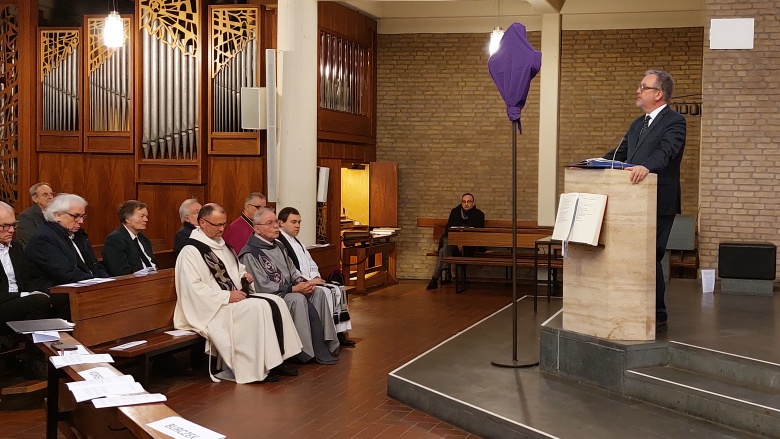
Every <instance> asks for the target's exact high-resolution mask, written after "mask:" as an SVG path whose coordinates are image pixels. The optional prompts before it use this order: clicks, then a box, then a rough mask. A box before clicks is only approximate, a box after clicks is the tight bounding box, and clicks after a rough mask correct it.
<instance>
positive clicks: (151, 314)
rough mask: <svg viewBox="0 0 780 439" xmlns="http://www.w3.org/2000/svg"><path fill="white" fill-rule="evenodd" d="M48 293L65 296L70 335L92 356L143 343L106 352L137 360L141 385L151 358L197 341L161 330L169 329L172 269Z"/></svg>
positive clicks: (197, 338) (196, 337) (173, 301)
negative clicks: (138, 342) (131, 345)
mask: <svg viewBox="0 0 780 439" xmlns="http://www.w3.org/2000/svg"><path fill="white" fill-rule="evenodd" d="M49 291H50V293H51V294H67V295H68V298H69V301H70V313H71V320H72V321H73V323H75V324H76V327H75V328H74V332H73V336H74V337H75V338H77V339H78V340H80V341H81V342H82V343H83V344H84V346H87V347H89V348H92V349H93V350H95V351H96V352H108V351H109V349H110V348H111V347H114V346H117V345H120V344H124V343H127V342H130V341H136V340H146V343H144V344H142V345H140V346H136V347H134V348H131V349H127V350H122V351H116V350H114V351H110V353H111V355H112V356H114V357H118V358H126V359H128V361H130V360H138V361H140V363H141V364H140V365H141V376H140V377H139V378H138V381H139V382H141V383H142V384H144V383H146V382H147V381H148V374H149V363H150V360H151V358H152V357H154V356H156V355H159V354H162V353H165V352H171V351H177V350H183V349H185V348H188V347H189V348H191V349H195V348H196V347H197V345H198V344H200V343H201V342H202V338H201V337H200V336H199V335H197V334H195V335H186V336H182V337H173V336H171V335H168V334H165V333H164V331H166V330H169V329H173V311H174V308H175V307H176V287H175V285H174V270H173V269H172V268H169V269H165V270H160V271H158V272H156V273H152V274H148V275H146V276H135V275H127V276H119V277H117V278H116V280H113V281H110V282H104V283H99V284H95V285H88V286H83V287H65V286H57V287H52V288H51V289H50V290H49Z"/></svg>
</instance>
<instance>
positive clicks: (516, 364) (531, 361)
mask: <svg viewBox="0 0 780 439" xmlns="http://www.w3.org/2000/svg"><path fill="white" fill-rule="evenodd" d="M517 129H518V121H516V120H513V121H512V359H511V360H510V361H491V362H490V364H492V365H493V366H496V367H510V368H517V369H519V368H524V367H534V366H536V365H538V364H539V360H536V359H535V357H534V358H524V359H523V360H522V361H520V360H518V359H517Z"/></svg>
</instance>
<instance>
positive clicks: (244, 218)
mask: <svg viewBox="0 0 780 439" xmlns="http://www.w3.org/2000/svg"><path fill="white" fill-rule="evenodd" d="M266 201H267V200H266V198H265V195H263V194H261V193H260V192H252V193H251V194H249V195H247V197H246V200H244V210H243V211H242V212H241V216H239V217H238V218H236V219H235V220H233V222H232V223H230V225H229V226H227V229H225V242H226V243H227V245H228V247H230V248H232V249H233V251H234V252H236V254H238V253H239V252H240V251H241V249H242V248H244V245H246V242H247V241H248V240H249V237H250V236H251V235H252V229H254V224H252V218H254V216H255V212H257V209H259V208H261V207H265V203H266Z"/></svg>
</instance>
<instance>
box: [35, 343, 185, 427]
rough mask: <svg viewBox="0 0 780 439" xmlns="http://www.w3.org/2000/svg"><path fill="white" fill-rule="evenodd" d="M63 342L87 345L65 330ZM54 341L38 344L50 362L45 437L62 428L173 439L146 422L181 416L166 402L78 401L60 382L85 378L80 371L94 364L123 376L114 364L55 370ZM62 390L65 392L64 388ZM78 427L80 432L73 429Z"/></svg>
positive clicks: (76, 366) (88, 366)
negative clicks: (97, 404) (108, 404)
mask: <svg viewBox="0 0 780 439" xmlns="http://www.w3.org/2000/svg"><path fill="white" fill-rule="evenodd" d="M60 336H61V341H62V342H65V343H70V344H84V343H81V342H80V341H79V340H77V339H75V338H73V337H71V336H70V335H68V334H67V333H65V332H61V333H60ZM51 344H52V343H38V344H37V345H36V346H38V347H39V348H40V349H41V351H43V353H44V355H46V357H47V362H48V363H49V382H48V388H47V393H48V395H47V401H46V404H47V407H46V408H47V410H46V438H47V439H56V438H57V430H58V429H59V430H60V431H61V432H62V433H63V435H64V436H65V437H68V438H74V437H99V438H101V439H102V438H106V439H111V438H128V437H134V438H144V439H149V438H154V439H166V438H167V439H170V436H167V435H165V434H163V433H160V432H159V431H157V430H154V429H152V428H149V427H148V426H147V425H146V424H148V423H150V422H154V421H158V420H160V419H165V418H167V417H170V416H179V415H178V414H177V413H176V412H175V411H173V410H172V409H171V408H170V407H168V406H167V405H165V404H164V403H154V404H142V405H134V406H127V407H114V408H106V409H96V408H94V406H93V405H92V403H91V402H89V401H86V402H83V403H78V404H77V403H76V402H75V400H74V399H73V398H72V396H70V392H69V391H68V390H67V389H66V388H65V386H64V385H61V383H60V381H61V380H65V381H82V380H84V378H83V377H82V376H81V375H79V374H78V372H80V371H83V370H87V369H92V368H93V367H98V366H102V367H107V368H109V369H112V370H114V371H115V372H117V373H118V374H120V375H121V372H118V371H116V369H114V367H113V366H112V365H111V364H108V363H97V364H80V365H75V366H66V367H63V368H61V369H55V368H54V366H53V365H52V364H51V362H49V361H48V357H50V356H52V355H57V353H56V352H55V350H54V349H53V348H52V347H51ZM61 390H62V391H61ZM73 430H76V431H77V432H78V433H76V432H74V431H73Z"/></svg>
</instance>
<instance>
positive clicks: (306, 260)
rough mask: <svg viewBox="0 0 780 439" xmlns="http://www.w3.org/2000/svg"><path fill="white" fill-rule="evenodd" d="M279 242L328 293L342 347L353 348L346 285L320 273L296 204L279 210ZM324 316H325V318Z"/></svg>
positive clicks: (296, 266) (311, 279) (297, 264)
mask: <svg viewBox="0 0 780 439" xmlns="http://www.w3.org/2000/svg"><path fill="white" fill-rule="evenodd" d="M279 227H280V228H281V230H280V232H281V233H280V234H279V242H281V243H282V244H283V245H284V248H285V249H286V250H287V256H289V257H290V259H291V260H292V261H293V263H294V264H295V268H297V269H298V270H299V271H300V272H301V274H302V275H303V277H305V278H306V279H307V280H309V281H312V282H314V284H316V285H317V288H318V289H322V290H323V291H324V292H325V293H326V294H327V296H328V306H329V308H330V312H331V313H333V323H335V324H336V333H337V335H338V338H339V344H341V346H347V347H354V346H355V342H354V341H352V340H350V339H348V338H347V336H346V334H345V332H346V331H349V330H350V329H352V320H351V319H350V317H349V312H348V309H347V292H346V291H345V290H344V287H343V286H340V285H333V284H329V283H327V282H325V281H324V280H323V279H322V277H321V276H320V269H319V267H318V266H317V263H316V262H314V259H313V258H312V257H311V253H309V251H308V250H306V246H304V245H303V244H302V243H301V241H299V240H298V233H300V231H301V213H300V212H298V209H296V208H294V207H285V208H284V209H282V210H281V211H279ZM323 318H324V317H323Z"/></svg>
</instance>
